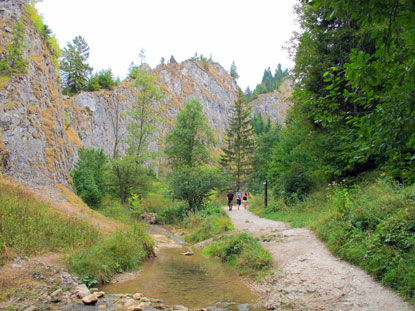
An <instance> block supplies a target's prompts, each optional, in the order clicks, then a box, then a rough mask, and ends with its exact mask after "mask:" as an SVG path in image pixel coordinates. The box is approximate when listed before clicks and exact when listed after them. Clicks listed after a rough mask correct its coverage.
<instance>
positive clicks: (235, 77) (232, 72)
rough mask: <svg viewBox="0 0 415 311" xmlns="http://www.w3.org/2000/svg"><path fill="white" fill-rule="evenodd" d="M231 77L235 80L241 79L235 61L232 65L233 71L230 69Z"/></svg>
mask: <svg viewBox="0 0 415 311" xmlns="http://www.w3.org/2000/svg"><path fill="white" fill-rule="evenodd" d="M229 73H230V75H231V76H232V77H233V78H234V79H238V78H239V74H238V71H237V69H236V64H235V61H232V65H231V69H230V72H229Z"/></svg>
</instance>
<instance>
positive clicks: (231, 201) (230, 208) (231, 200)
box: [226, 189, 233, 211]
mask: <svg viewBox="0 0 415 311" xmlns="http://www.w3.org/2000/svg"><path fill="white" fill-rule="evenodd" d="M226 198H227V199H228V207H229V210H230V211H231V210H232V203H233V193H232V190H230V189H229V191H228V194H227V195H226Z"/></svg>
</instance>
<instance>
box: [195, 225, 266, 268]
mask: <svg viewBox="0 0 415 311" xmlns="http://www.w3.org/2000/svg"><path fill="white" fill-rule="evenodd" d="M203 253H204V254H207V255H210V256H218V257H220V258H222V260H223V261H225V262H228V263H229V264H231V265H236V266H237V269H238V271H239V273H240V274H248V275H255V274H258V273H259V272H261V271H265V270H267V269H269V268H271V266H272V257H271V255H270V253H268V252H267V251H266V250H265V249H264V248H263V247H262V246H261V244H259V242H258V239H256V238H254V237H253V236H252V235H250V234H248V233H238V234H234V235H230V236H221V237H220V238H218V239H217V240H216V241H215V242H214V243H212V244H211V245H210V246H209V247H207V248H205V249H204V250H203Z"/></svg>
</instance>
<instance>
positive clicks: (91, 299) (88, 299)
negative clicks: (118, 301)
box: [82, 294, 98, 305]
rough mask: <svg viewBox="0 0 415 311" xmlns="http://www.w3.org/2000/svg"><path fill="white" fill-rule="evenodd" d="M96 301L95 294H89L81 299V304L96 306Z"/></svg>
mask: <svg viewBox="0 0 415 311" xmlns="http://www.w3.org/2000/svg"><path fill="white" fill-rule="evenodd" d="M97 301H98V297H97V295H96V294H90V295H88V296H85V297H84V298H82V302H83V303H84V304H85V305H94V304H96V303H97Z"/></svg>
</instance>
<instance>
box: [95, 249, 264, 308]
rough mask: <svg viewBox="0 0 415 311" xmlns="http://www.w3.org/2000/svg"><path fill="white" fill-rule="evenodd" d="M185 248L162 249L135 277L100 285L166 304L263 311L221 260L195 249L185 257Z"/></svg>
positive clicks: (121, 292)
mask: <svg viewBox="0 0 415 311" xmlns="http://www.w3.org/2000/svg"><path fill="white" fill-rule="evenodd" d="M186 251H188V248H187V247H183V248H175V249H161V250H160V251H159V253H158V257H157V258H153V259H151V260H149V261H148V262H146V263H145V264H144V265H143V266H142V269H143V272H142V273H141V275H140V276H138V277H137V278H136V279H133V280H129V281H126V282H122V283H115V284H108V285H106V286H104V287H102V290H103V291H105V292H106V293H110V294H111V293H112V294H124V293H136V292H139V293H142V294H144V295H145V296H147V297H152V298H159V299H162V300H163V301H164V303H165V304H168V305H185V306H186V307H188V308H207V309H209V310H239V311H244V310H263V309H262V308H257V307H255V303H256V302H257V297H256V296H255V295H254V294H252V293H251V292H250V290H249V289H248V288H247V287H246V286H245V284H243V283H242V282H241V281H239V278H238V276H237V274H236V272H235V271H233V270H232V269H231V268H229V267H227V266H226V265H224V264H223V263H221V262H220V260H217V259H215V258H207V257H205V256H203V255H201V253H200V252H198V251H196V252H195V254H194V256H184V255H183V253H184V252H186Z"/></svg>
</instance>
